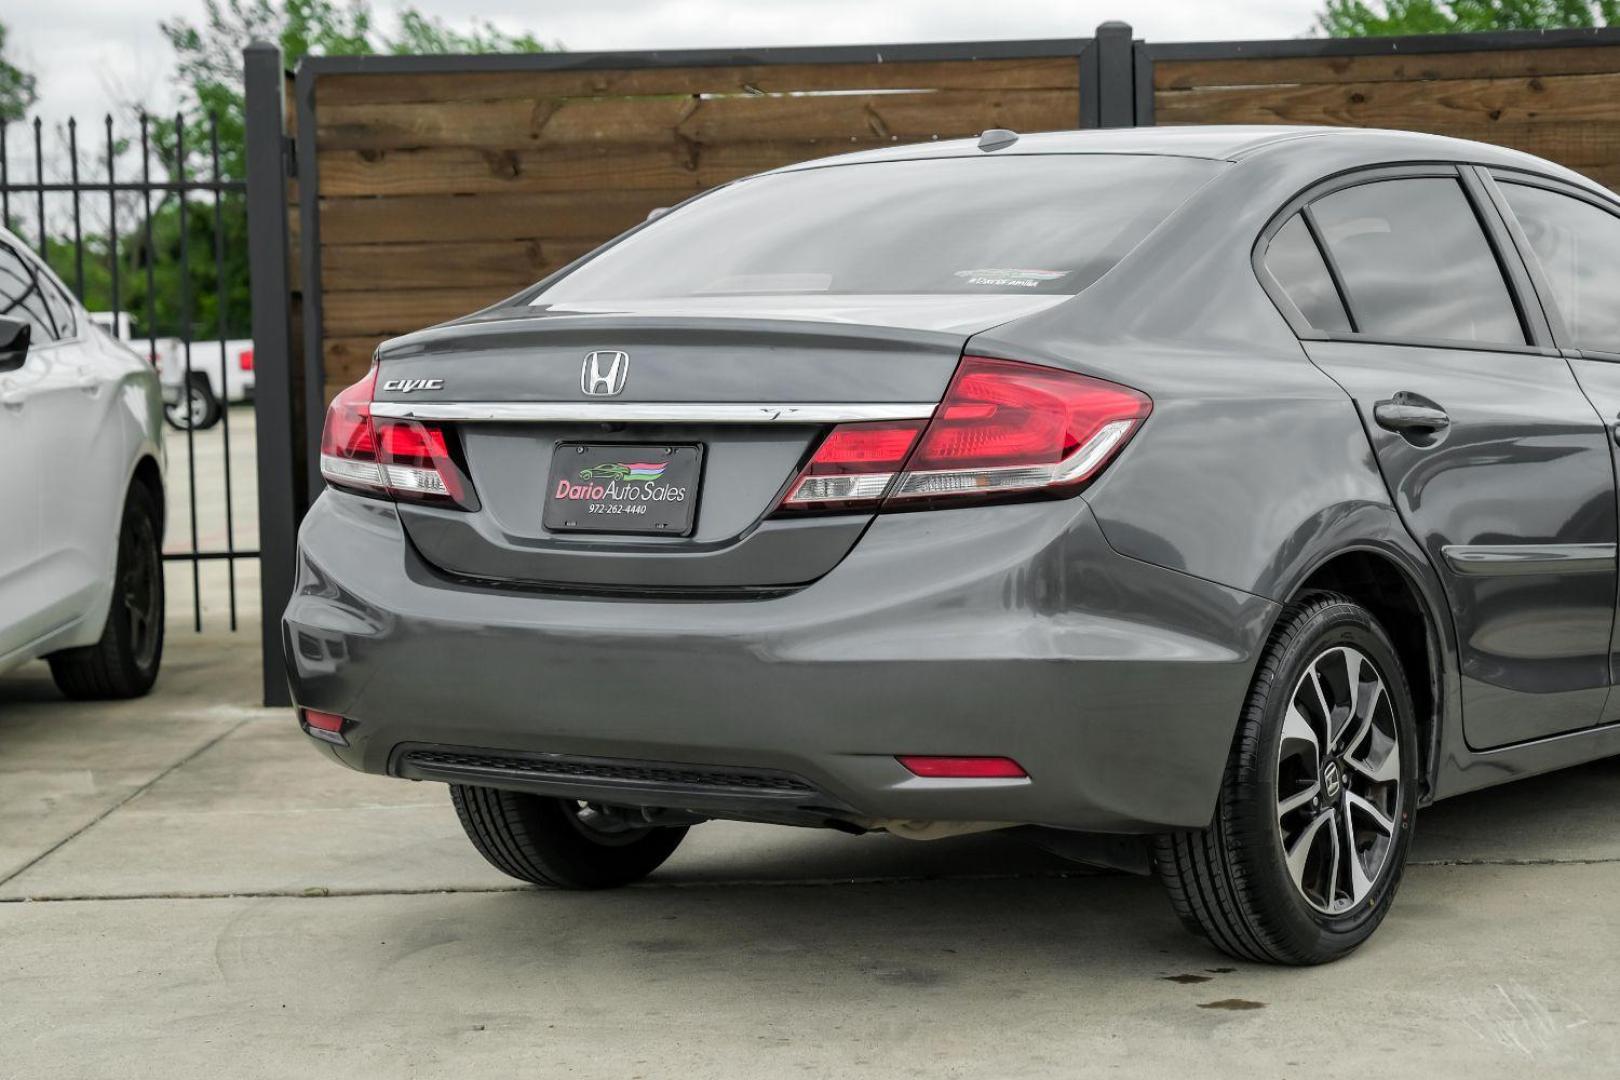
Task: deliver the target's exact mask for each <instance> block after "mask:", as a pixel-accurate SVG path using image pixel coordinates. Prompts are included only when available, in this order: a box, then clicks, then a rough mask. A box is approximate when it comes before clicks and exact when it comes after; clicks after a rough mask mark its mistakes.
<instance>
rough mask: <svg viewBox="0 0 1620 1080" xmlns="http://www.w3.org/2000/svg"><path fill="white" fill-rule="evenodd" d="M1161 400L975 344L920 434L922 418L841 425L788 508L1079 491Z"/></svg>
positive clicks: (889, 505) (800, 480)
mask: <svg viewBox="0 0 1620 1080" xmlns="http://www.w3.org/2000/svg"><path fill="white" fill-rule="evenodd" d="M1152 408H1153V402H1152V400H1151V399H1150V398H1149V397H1148V396H1147V395H1146V394H1143V393H1141V392H1140V391H1137V390H1132V389H1131V388H1129V387H1126V386H1120V385H1118V384H1117V383H1111V382H1105V381H1103V380H1101V379H1094V378H1091V377H1090V376H1087V375H1079V374H1076V373H1074V372H1072V371H1061V370H1058V369H1056V368H1048V367H1040V366H1037V365H1035V364H1025V363H1020V362H1018V361H1014V360H994V359H990V358H987V357H981V356H966V357H963V358H962V362H961V364H960V365H959V366H958V367H957V370H956V375H955V377H954V378H953V379H952V380H951V385H950V387H949V389H947V390H946V392H945V397H944V400H942V401H941V402H940V404H939V407H938V408H936V409H935V410H934V416H933V419H931V420H930V421H928V423H927V426H926V428H924V429H922V432H921V436H920V437H918V435H917V431H918V427H919V423H918V422H908V423H900V424H872V423H863V424H841V425H839V426H838V427H835V428H833V430H832V431H831V432H830V433H829V434H828V435H827V438H826V439H825V440H824V441H823V442H822V444H821V446H820V447H818V448H817V450H816V452H815V454H814V455H813V456H812V457H811V459H810V462H809V463H808V464H807V465H806V466H805V467H804V469H803V471H802V472H800V474H799V476H798V477H797V478H796V479H795V480H794V483H793V485H792V487H790V488H789V489H788V494H787V497H786V498H784V499H783V500H782V506H781V510H783V511H796V510H832V509H858V508H860V507H862V506H871V505H876V504H877V503H879V502H881V503H882V504H883V505H884V507H885V508H886V509H905V508H916V507H920V506H927V505H933V504H934V503H935V502H936V501H940V502H946V503H952V504H954V503H956V502H958V501H963V500H966V499H971V498H1018V497H1040V496H1063V495H1072V494H1074V493H1075V492H1077V491H1079V490H1080V489H1081V488H1083V487H1084V486H1085V485H1086V483H1087V482H1088V481H1090V480H1091V479H1092V478H1094V477H1095V476H1096V475H1097V474H1098V473H1099V472H1101V471H1102V469H1103V467H1104V466H1106V465H1107V464H1108V462H1109V461H1110V460H1112V459H1113V457H1114V455H1116V454H1117V453H1118V452H1119V450H1120V448H1121V447H1123V446H1124V445H1125V442H1126V440H1128V439H1129V438H1130V437H1131V435H1132V434H1133V433H1134V432H1135V431H1136V429H1137V428H1138V427H1139V426H1140V425H1141V423H1142V421H1143V420H1145V419H1146V418H1147V415H1148V413H1149V412H1150V411H1151V410H1152ZM913 443H915V446H913Z"/></svg>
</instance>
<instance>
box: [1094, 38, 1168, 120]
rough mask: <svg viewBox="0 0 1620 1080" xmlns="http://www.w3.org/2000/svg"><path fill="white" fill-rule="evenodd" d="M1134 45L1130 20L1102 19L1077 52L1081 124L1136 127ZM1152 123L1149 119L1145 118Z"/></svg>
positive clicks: (1135, 50)
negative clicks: (1101, 22)
mask: <svg viewBox="0 0 1620 1080" xmlns="http://www.w3.org/2000/svg"><path fill="white" fill-rule="evenodd" d="M1136 59H1137V49H1136V46H1135V42H1134V40H1133V37H1132V31H1131V27H1130V24H1129V23H1122V22H1105V23H1103V24H1102V25H1101V26H1099V27H1097V33H1096V36H1095V37H1093V38H1092V39H1091V41H1090V43H1089V44H1087V45H1086V47H1085V48H1084V49H1083V50H1081V53H1080V126H1081V127H1084V128H1120V127H1135V126H1136V125H1137V124H1140V123H1143V122H1144V121H1143V118H1141V117H1139V116H1138V115H1137V101H1138V91H1137V71H1136ZM1147 122H1149V123H1151V121H1147Z"/></svg>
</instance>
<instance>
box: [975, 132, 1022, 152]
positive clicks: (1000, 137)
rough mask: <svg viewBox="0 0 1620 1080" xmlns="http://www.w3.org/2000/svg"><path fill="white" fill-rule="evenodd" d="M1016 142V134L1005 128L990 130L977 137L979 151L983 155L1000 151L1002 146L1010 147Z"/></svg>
mask: <svg viewBox="0 0 1620 1080" xmlns="http://www.w3.org/2000/svg"><path fill="white" fill-rule="evenodd" d="M1017 141H1018V132H1016V131H1008V130H1007V129H1006V128H991V129H990V130H989V131H986V132H985V133H984V134H983V135H980V136H979V149H980V150H983V151H984V152H985V153H987V154H988V153H990V152H991V151H992V150H1000V149H1001V148H1002V147H1004V146H1011V145H1012V144H1013V143H1015V142H1017Z"/></svg>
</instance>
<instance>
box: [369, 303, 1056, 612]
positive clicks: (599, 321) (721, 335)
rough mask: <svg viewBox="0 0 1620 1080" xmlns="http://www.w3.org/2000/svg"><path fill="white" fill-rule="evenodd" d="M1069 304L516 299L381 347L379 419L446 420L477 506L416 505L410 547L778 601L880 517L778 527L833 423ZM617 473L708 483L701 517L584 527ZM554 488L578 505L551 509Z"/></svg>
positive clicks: (520, 578) (580, 582) (896, 406)
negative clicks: (802, 470)
mask: <svg viewBox="0 0 1620 1080" xmlns="http://www.w3.org/2000/svg"><path fill="white" fill-rule="evenodd" d="M1062 299H1064V297H1061V296H982V297H961V296H953V297H945V298H942V297H933V296H929V297H910V298H907V297H859V298H852V297H839V298H829V297H813V298H804V297H792V298H769V297H751V298H738V297H729V298H726V303H725V307H724V308H723V309H722V308H721V307H720V305H718V304H710V303H708V302H705V301H690V300H688V301H681V302H653V303H648V304H640V305H636V310H635V312H634V313H627V312H609V311H598V312H580V311H569V312H566V313H565V312H556V311H537V312H533V313H529V312H523V311H522V309H519V311H520V312H522V313H521V314H520V316H519V317H516V318H493V319H492V318H488V317H487V316H486V317H485V318H482V319H475V320H469V321H465V322H462V323H458V324H452V325H449V326H445V327H440V328H436V329H433V330H429V331H424V332H421V333H418V334H414V335H411V336H409V337H407V338H402V339H398V340H397V341H395V342H392V343H389V344H388V345H386V346H384V348H383V349H382V350H381V351H380V352H379V369H378V374H377V382H376V392H375V401H374V404H373V406H372V410H373V413H374V415H377V416H391V417H396V418H404V419H416V420H421V421H424V422H433V423H438V424H442V425H444V426H445V427H446V428H448V429H450V430H452V431H453V432H454V436H455V439H456V440H457V441H458V442H459V445H460V449H461V453H462V454H463V456H464V459H465V465H466V469H467V472H468V475H469V477H470V479H471V482H472V486H473V488H474V489H475V491H476V493H477V500H478V505H477V509H476V510H473V511H470V512H469V511H464V510H457V509H451V508H446V507H439V506H430V505H418V504H414V503H408V502H401V503H400V514H401V519H402V521H403V522H404V526H405V529H406V531H407V533H408V534H409V536H410V539H411V541H412V543H413V544H414V545H415V547H416V549H417V550H418V551H419V552H420V553H421V554H422V556H423V557H424V558H425V559H426V560H427V561H428V562H429V563H431V564H432V565H434V566H436V567H438V568H439V569H441V570H443V571H446V572H449V573H452V574H455V575H458V576H463V577H468V578H474V579H482V580H490V581H498V582H515V583H524V584H530V585H539V586H546V587H553V588H571V589H583V590H610V591H612V590H623V591H631V592H663V591H668V592H677V593H678V592H692V591H708V590H726V589H730V590H753V589H781V588H787V587H793V586H797V585H802V584H805V583H808V582H811V581H814V580H815V579H817V578H819V577H820V576H821V575H823V574H825V573H826V572H827V571H828V570H830V569H832V567H833V566H835V565H837V563H838V561H839V560H840V559H842V558H843V557H844V555H845V554H846V553H847V552H848V551H849V550H850V548H851V547H852V546H853V545H854V544H855V542H856V541H857V540H858V539H859V537H860V535H861V532H862V531H863V530H864V529H865V527H866V525H867V524H868V522H869V521H870V516H871V515H870V514H869V513H844V514H837V515H828V516H804V517H796V518H774V519H773V518H771V517H770V516H769V515H770V514H771V511H772V510H773V509H774V507H775V506H776V504H777V502H778V501H779V500H780V498H781V496H782V493H783V491H784V489H785V488H786V487H787V485H788V484H789V483H790V481H791V480H792V479H793V477H794V476H795V474H796V473H797V471H798V469H799V467H800V466H801V465H802V464H803V462H804V460H805V459H806V458H807V457H808V455H809V454H810V453H811V452H812V451H813V450H814V448H815V446H816V444H817V443H818V442H819V441H820V440H821V438H822V437H823V436H824V435H825V433H826V432H827V430H828V429H829V428H830V426H831V425H833V424H836V423H842V422H852V421H860V420H880V419H907V418H914V419H923V418H926V417H927V416H929V415H930V414H931V413H932V411H933V407H934V405H935V404H936V403H937V402H938V401H939V399H940V397H941V396H942V395H943V393H944V391H945V389H946V387H947V385H948V384H949V382H950V379H951V375H952V373H953V371H954V370H955V368H956V365H957V361H958V359H959V358H960V356H961V354H962V348H963V345H964V343H965V342H966V340H967V339H968V337H970V336H971V335H972V334H973V333H974V332H976V331H978V330H981V329H985V328H988V327H989V326H993V325H996V324H999V323H1002V322H1005V321H1007V320H1008V319H1011V318H1016V317H1018V316H1020V315H1024V314H1028V313H1030V312H1031V311H1034V310H1039V309H1041V308H1044V307H1047V306H1051V305H1052V304H1053V303H1056V302H1060V301H1061V300H1062ZM807 301H808V302H807ZM942 301H949V302H942ZM722 311H724V312H729V313H724V314H723V313H722ZM593 391H595V392H594V393H593ZM620 465H622V466H624V467H625V468H627V469H628V468H631V467H640V469H641V471H640V472H638V473H634V474H633V477H642V478H645V477H646V476H648V475H652V476H657V475H658V474H659V473H660V472H662V473H663V476H664V477H665V480H666V482H665V485H664V486H665V487H667V488H675V487H682V486H684V483H685V482H687V481H688V480H690V481H693V482H695V484H696V492H695V502H693V503H692V505H691V512H690V514H689V515H688V516H685V517H684V518H683V515H682V514H681V513H679V512H672V513H665V511H666V510H668V509H669V508H668V507H664V506H659V505H656V504H655V502H654V501H651V500H641V501H642V502H646V504H647V505H646V507H645V508H644V509H643V510H642V511H640V512H638V513H637V514H633V515H630V516H623V515H619V519H617V520H613V519H609V518H607V517H600V518H591V519H587V518H585V517H584V516H583V515H585V514H586V512H587V510H588V507H589V506H591V505H597V506H605V505H607V504H610V503H614V502H616V501H619V500H615V499H611V498H603V499H600V500H597V499H592V498H590V496H591V495H592V494H593V493H594V492H595V491H597V490H600V491H603V492H607V491H608V489H607V483H608V482H609V481H610V480H612V479H613V477H614V475H615V472H614V470H615V468H616V467H617V466H620ZM601 470H606V471H601ZM587 471H591V474H590V475H584V476H583V478H582V474H585V473H587ZM633 477H632V478H633ZM670 478H677V479H678V481H679V482H677V479H670ZM559 484H561V485H564V486H567V485H569V484H572V485H574V486H575V490H574V492H573V494H574V495H576V496H581V497H579V498H574V499H558V498H556V497H554V496H556V495H557V494H558V485H559ZM581 485H583V487H582V486H581ZM644 490H647V491H650V490H651V489H644ZM565 494H566V493H565ZM548 496H553V497H551V498H548ZM636 504H637V503H636V501H635V500H632V502H631V503H630V504H628V505H636ZM548 507H549V510H548ZM560 507H561V508H566V512H565V511H564V509H560ZM655 519H656V520H655ZM660 522H661V523H662V524H659V523H660ZM637 529H641V530H643V531H629V530H637ZM647 530H656V531H647Z"/></svg>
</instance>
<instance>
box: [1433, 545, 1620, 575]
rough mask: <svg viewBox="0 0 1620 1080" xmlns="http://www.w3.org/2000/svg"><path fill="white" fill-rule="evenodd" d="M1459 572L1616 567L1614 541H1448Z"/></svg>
mask: <svg viewBox="0 0 1620 1080" xmlns="http://www.w3.org/2000/svg"><path fill="white" fill-rule="evenodd" d="M1440 553H1441V554H1442V555H1444V556H1445V557H1446V565H1447V566H1449V567H1451V569H1452V570H1453V571H1454V572H1455V573H1458V574H1590V573H1596V572H1599V571H1607V570H1613V569H1614V565H1615V545H1614V544H1447V545H1446V546H1445V547H1443V548H1441V549H1440Z"/></svg>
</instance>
